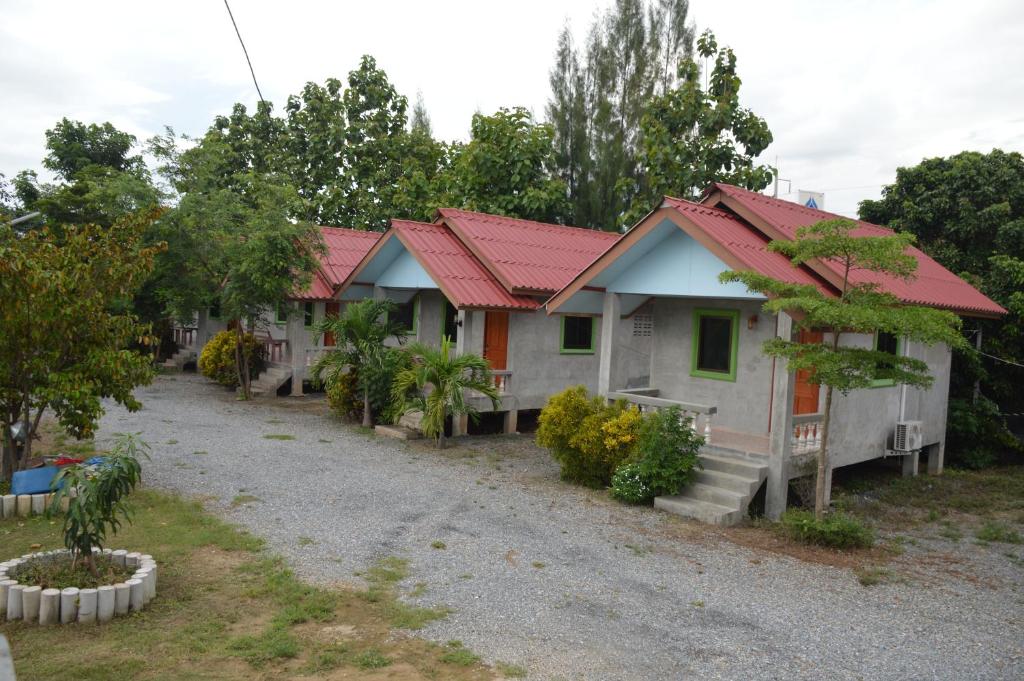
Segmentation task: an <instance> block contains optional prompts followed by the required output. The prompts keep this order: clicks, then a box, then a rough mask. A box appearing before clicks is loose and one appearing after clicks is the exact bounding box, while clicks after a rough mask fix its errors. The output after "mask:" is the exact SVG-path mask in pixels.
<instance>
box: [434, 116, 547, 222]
mask: <svg viewBox="0 0 1024 681" xmlns="http://www.w3.org/2000/svg"><path fill="white" fill-rule="evenodd" d="M552 136H553V132H552V130H551V127H550V126H548V125H546V124H538V123H535V122H534V121H533V117H532V115H531V114H530V112H529V111H527V110H526V109H523V108H515V109H499V110H498V111H497V112H496V113H494V115H492V116H485V115H483V114H479V113H478V114H474V116H473V125H472V136H471V139H470V141H469V143H468V144H466V145H465V146H464V147H462V148H460V149H458V150H457V151H456V152H455V157H454V160H453V162H452V168H451V189H450V194H449V195H448V196H447V197H445V199H446V200H447V202H448V203H449V204H451V205H455V206H459V207H461V208H466V209H468V210H477V211H481V212H484V213H495V214H498V215H508V216H510V217H517V218H525V219H528V220H540V221H543V222H563V221H564V215H565V209H566V206H567V203H566V194H565V183H564V182H562V180H560V179H558V178H557V177H555V176H554V175H553V174H552V167H553V164H554V151H553V147H552Z"/></svg>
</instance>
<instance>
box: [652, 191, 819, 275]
mask: <svg viewBox="0 0 1024 681" xmlns="http://www.w3.org/2000/svg"><path fill="white" fill-rule="evenodd" d="M664 203H665V205H666V206H670V207H672V208H675V209H676V210H677V211H679V212H680V213H682V214H683V215H685V216H686V218H687V219H689V220H690V222H692V223H694V224H695V225H697V227H699V228H700V229H701V231H703V232H704V233H705V234H707V235H708V236H709V237H710V238H711V239H713V240H714V241H715V242H717V243H718V244H719V245H721V246H722V247H723V248H725V249H726V250H728V251H729V253H731V254H732V255H733V256H735V257H736V258H737V259H738V260H740V261H741V262H742V263H744V264H745V265H746V266H747V267H748V268H750V270H752V271H754V272H758V273H760V274H764V275H766V276H769V277H772V278H774V279H778V280H780V281H785V282H789V283H792V284H809V285H811V286H817V287H818V288H819V289H820V290H822V291H825V292H828V293H834V291H833V290H832V289H831V288H830V287H829V286H828V284H827V283H826V282H825V281H824V280H822V279H821V277H819V276H817V275H816V274H814V273H813V272H812V271H810V270H809V269H807V268H805V267H793V264H792V263H791V262H790V261H789V259H788V258H786V256H784V255H781V254H779V253H773V252H772V251H769V250H768V242H769V239H768V238H767V237H766V236H764V235H763V234H761V233H760V232H759V231H757V230H755V229H751V227H750V226H749V225H747V223H745V222H744V221H743V220H741V219H739V218H738V217H736V216H735V215H733V214H732V213H729V212H726V211H724V210H719V209H718V208H713V207H711V206H706V205H704V204H700V203H693V202H691V201H684V200H683V199H674V198H672V197H670V196H666V197H665V200H664Z"/></svg>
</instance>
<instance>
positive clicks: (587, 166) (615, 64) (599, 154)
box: [547, 0, 694, 230]
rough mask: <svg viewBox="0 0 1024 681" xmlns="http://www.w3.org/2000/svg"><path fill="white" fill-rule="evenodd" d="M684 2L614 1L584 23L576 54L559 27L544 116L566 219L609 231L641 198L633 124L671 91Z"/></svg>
mask: <svg viewBox="0 0 1024 681" xmlns="http://www.w3.org/2000/svg"><path fill="white" fill-rule="evenodd" d="M688 13H689V0H651V1H649V2H645V0H616V3H615V5H614V6H613V7H612V8H610V9H608V10H607V11H606V12H605V13H604V14H603V15H602V16H600V17H599V18H598V19H597V20H596V21H595V22H594V24H593V25H592V26H591V28H590V31H589V33H588V37H587V41H586V44H585V46H584V49H583V50H582V52H581V51H580V50H578V49H577V48H576V47H575V45H574V44H573V41H572V33H571V30H570V28H569V27H568V26H567V27H566V28H565V29H564V30H563V31H562V34H561V36H560V37H559V42H558V49H557V51H556V55H555V65H554V67H553V68H552V70H551V93H552V94H551V99H550V100H549V102H548V106H547V118H548V122H549V123H551V125H552V126H553V128H554V130H555V147H556V151H557V163H558V172H559V174H560V175H561V176H562V178H563V179H564V180H565V182H566V185H567V187H568V192H569V201H570V205H571V213H570V216H569V221H570V222H572V223H574V224H578V225H581V226H587V227H594V228H599V229H608V230H612V229H616V228H617V227H619V226H620V225H621V224H622V221H623V216H624V215H625V213H626V212H627V210H628V209H629V208H630V206H631V205H632V204H633V202H634V201H635V200H636V199H637V198H638V197H642V196H645V194H646V184H645V182H646V180H645V176H644V173H643V172H642V170H643V168H642V164H641V143H640V139H639V131H640V120H641V118H642V116H643V113H644V110H645V108H646V106H647V103H648V102H649V101H650V100H651V99H652V98H653V97H654V96H656V95H658V94H661V93H663V92H665V91H667V90H668V89H670V88H672V87H674V86H675V84H676V82H677V78H676V67H677V65H678V64H679V62H680V61H681V60H683V59H685V58H688V57H690V55H691V54H692V52H693V35H694V28H693V25H692V24H688V23H687V16H688Z"/></svg>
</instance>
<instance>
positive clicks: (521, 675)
mask: <svg viewBox="0 0 1024 681" xmlns="http://www.w3.org/2000/svg"><path fill="white" fill-rule="evenodd" d="M495 666H496V667H497V668H498V671H499V672H500V673H501V675H502V676H504V677H505V678H506V679H525V678H526V667H520V666H519V665H517V664H508V663H506V662H499V663H498V664H497V665H495Z"/></svg>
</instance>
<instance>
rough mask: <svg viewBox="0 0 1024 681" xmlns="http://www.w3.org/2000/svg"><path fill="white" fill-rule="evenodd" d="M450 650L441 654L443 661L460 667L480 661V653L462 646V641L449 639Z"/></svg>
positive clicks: (469, 665)
mask: <svg viewBox="0 0 1024 681" xmlns="http://www.w3.org/2000/svg"><path fill="white" fill-rule="evenodd" d="M447 646H448V650H447V651H445V652H444V653H443V654H442V655H441V662H444V663H446V664H454V665H458V666H460V667H471V666H472V665H474V664H476V663H477V662H479V661H480V656H479V655H474V654H473V652H472V651H469V650H466V649H465V648H463V647H462V641H448V643H447Z"/></svg>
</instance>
